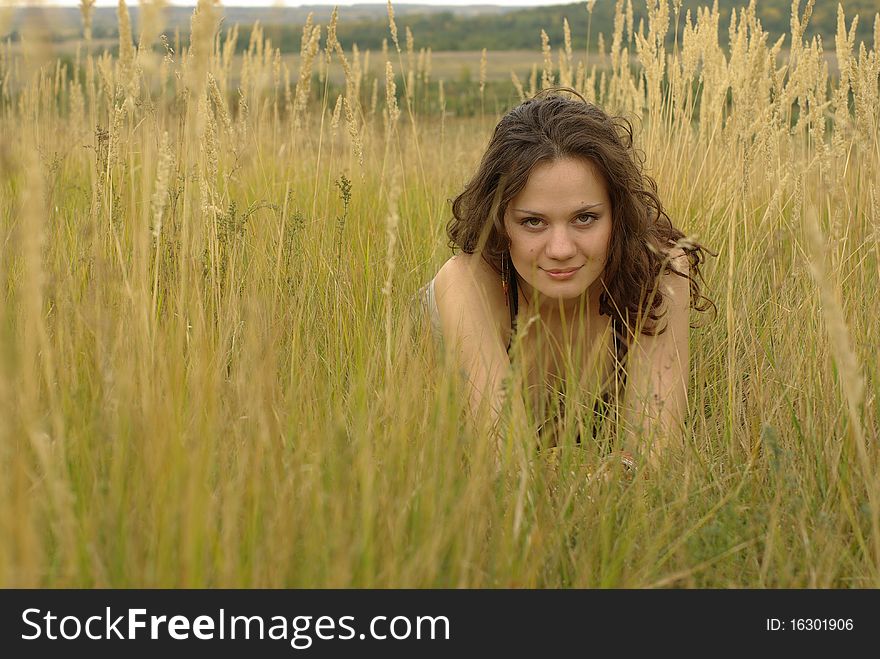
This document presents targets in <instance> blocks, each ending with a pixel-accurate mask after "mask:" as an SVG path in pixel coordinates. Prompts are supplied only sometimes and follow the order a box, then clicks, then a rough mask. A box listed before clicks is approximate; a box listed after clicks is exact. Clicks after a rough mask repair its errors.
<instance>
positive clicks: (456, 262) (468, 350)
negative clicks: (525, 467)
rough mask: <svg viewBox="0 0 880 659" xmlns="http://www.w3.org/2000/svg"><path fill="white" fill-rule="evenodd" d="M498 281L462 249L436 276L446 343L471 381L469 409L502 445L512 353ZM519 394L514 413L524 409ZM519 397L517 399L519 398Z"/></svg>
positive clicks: (456, 361)
mask: <svg viewBox="0 0 880 659" xmlns="http://www.w3.org/2000/svg"><path fill="white" fill-rule="evenodd" d="M493 285H494V286H497V287H498V291H500V286H501V284H500V281H499V280H498V279H497V276H496V275H495V273H494V272H493V271H492V269H491V268H490V267H489V266H488V264H486V263H485V262H484V261H483V260H482V259H481V258H480V257H479V256H477V255H472V254H458V255H456V256H454V257H452V258H451V259H449V261H447V262H446V263H445V264H444V265H443V267H442V268H441V269H440V271H439V272H438V273H437V277H436V279H435V281H434V291H435V295H436V300H437V309H438V311H439V312H440V322H441V328H442V331H443V344H444V346H446V348H447V350H448V351H450V352H449V356H450V357H451V358H452V359H453V363H454V364H455V365H456V366H457V368H458V370H459V371H460V372H462V373H463V374H464V376H465V377H466V379H467V382H468V384H469V401H468V402H469V405H468V408H469V412H470V416H471V419H472V421H474V423H475V424H476V427H477V428H478V429H480V430H484V431H486V432H488V433H489V434H490V436H491V437H492V438H493V439H494V440H495V444H496V448H500V447H499V446H498V439H499V437H498V430H499V429H498V424H499V421H500V417H501V412H502V409H503V407H504V403H505V397H506V392H505V388H504V384H505V380H506V379H507V378H508V375H509V374H510V359H509V357H508V356H507V351H506V350H505V347H504V346H505V339H504V337H503V335H502V324H503V323H502V320H501V319H502V318H504V317H506V314H508V310H507V307H506V306H504V302H503V298H502V296H501V295H499V294H498V291H495V290H493V289H492V288H491V287H492V286H493ZM519 399H521V396H516V397H514V401H513V403H514V414H516V413H517V410H519V408H520V407H521V408H522V409H521V410H519V412H521V413H524V409H525V408H524V405H522V401H521V400H519ZM517 402H519V404H517Z"/></svg>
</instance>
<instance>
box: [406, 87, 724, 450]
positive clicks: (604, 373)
mask: <svg viewBox="0 0 880 659" xmlns="http://www.w3.org/2000/svg"><path fill="white" fill-rule="evenodd" d="M572 97H575V98H572ZM656 189H657V188H656V184H655V183H654V182H653V180H652V179H650V178H649V177H648V176H646V175H645V174H644V173H643V172H642V170H641V167H640V163H639V161H638V159H637V158H636V156H635V154H634V152H633V142H632V128H631V126H630V124H629V123H628V122H626V121H625V120H623V119H619V118H612V117H610V116H608V115H607V114H606V113H605V112H604V111H603V110H601V109H599V108H598V107H596V106H595V105H592V104H590V103H588V102H586V101H585V100H584V99H583V97H581V96H580V95H579V94H577V92H574V91H573V90H570V89H564V88H555V89H552V90H545V91H544V92H542V93H540V94H538V95H537V96H536V97H535V98H532V99H529V100H526V101H525V102H523V103H522V104H520V105H519V106H517V107H515V108H514V109H513V110H511V111H510V112H508V113H507V114H506V115H505V116H504V117H503V118H502V119H501V121H500V122H499V123H498V125H497V127H496V128H495V133H494V135H493V136H492V139H491V141H490V142H489V145H488V148H487V149H486V152H485V153H484V155H483V158H482V161H481V163H480V166H479V168H478V170H477V172H476V174H475V175H474V176H473V178H472V179H471V180H470V182H469V183H468V184H467V186H466V187H465V189H464V191H463V192H462V193H461V194H460V195H459V196H458V197H457V198H456V199H455V201H454V202H453V205H452V213H453V216H454V217H453V219H452V220H451V221H450V222H449V224H448V226H447V233H448V235H449V238H450V247H452V248H453V252H455V250H456V248H457V249H458V250H460V252H459V253H457V254H454V255H453V256H452V258H450V259H449V260H448V261H447V262H446V263H445V264H444V265H443V266H442V267H441V268H440V270H439V272H438V273H437V275H436V276H435V277H434V279H433V280H432V281H431V282H430V284H428V285H427V286H426V287H425V288H424V289H423V290H422V293H423V299H424V301H425V303H426V305H427V309H428V312H429V313H430V315H431V317H432V322H433V325H434V328H435V330H436V333H437V335H438V336H439V337H440V338H441V339H442V343H443V344H445V345H446V346H447V347H448V348H449V349H450V351H451V355H452V356H453V358H454V359H455V360H456V362H457V364H458V366H459V367H460V369H461V370H462V371H463V372H464V374H465V375H466V377H467V379H468V381H469V383H470V401H469V403H470V405H469V408H470V410H471V411H472V413H473V414H474V417H475V418H476V417H477V416H478V414H477V412H478V410H480V409H481V408H485V407H488V412H489V417H488V420H489V421H490V423H491V425H490V429H492V430H495V429H496V428H497V422H498V420H499V416H500V414H501V410H502V408H503V406H504V403H505V401H506V400H507V399H510V400H509V402H510V403H511V404H512V406H513V409H514V410H516V408H522V409H524V407H523V406H524V405H525V402H526V401H527V400H529V399H531V400H530V401H529V402H530V403H531V405H532V409H534V410H538V414H539V415H543V417H542V418H547V417H548V413H547V412H546V410H547V409H553V405H552V402H548V401H552V399H553V398H554V397H556V398H557V400H559V403H560V405H559V406H558V407H557V408H556V409H559V408H560V407H563V406H564V404H565V401H566V399H567V398H571V397H572V396H571V392H572V391H573V390H574V388H578V389H579V390H580V392H581V393H582V394H585V395H586V396H585V397H588V396H589V395H590V394H593V395H596V396H597V405H596V407H595V408H594V412H595V413H596V414H602V412H603V411H604V409H605V408H608V404H609V403H611V402H612V401H613V403H614V404H615V405H614V407H615V408H616V409H617V410H618V411H619V414H617V415H616V416H617V418H618V420H620V421H622V422H623V423H624V426H625V427H626V429H627V431H628V433H629V436H630V437H633V438H640V439H641V440H642V442H643V443H642V445H636V444H634V443H632V442H628V445H629V446H630V447H631V449H630V450H631V451H632V452H634V453H636V455H635V456H634V455H633V454H632V453H630V452H624V453H622V454H621V458H622V459H623V461H624V463H625V464H626V465H627V466H628V467H631V466H634V465H635V463H637V462H640V461H641V459H642V458H647V459H648V461H649V462H650V463H656V461H657V459H658V456H659V454H660V451H661V450H662V446H663V445H664V444H667V443H668V442H669V441H670V440H672V439H676V438H678V437H679V433H680V431H681V430H682V425H683V423H684V422H685V418H686V414H687V379H688V327H689V318H688V311H689V308H690V307H691V306H693V307H694V308H695V309H697V310H699V311H705V310H706V309H707V308H708V306H705V303H708V304H709V305H711V304H712V303H711V302H710V301H709V300H708V299H707V298H705V297H703V296H702V295H701V294H700V289H699V285H698V283H697V276H698V275H699V265H700V263H701V256H703V255H702V254H701V252H703V251H706V250H705V248H703V247H702V246H700V245H698V244H695V243H694V242H692V241H689V240H686V239H685V238H684V234H683V233H682V232H681V231H679V230H678V229H676V228H675V227H673V225H672V223H671V221H670V219H669V217H668V215H667V214H666V213H665V211H664V210H663V207H662V205H661V203H660V200H659V198H658V197H657V193H656ZM701 301H703V303H704V304H703V305H702V306H701V304H700V303H701ZM713 306H714V305H713ZM514 339H515V340H514ZM514 345H516V349H515V350H514V349H513V346H514ZM512 358H515V359H521V360H522V364H521V367H522V368H523V371H522V372H523V375H524V381H525V384H526V393H525V396H524V397H521V396H520V393H521V392H518V391H513V390H511V391H508V389H510V388H509V387H506V386H505V383H506V382H507V378H508V375H509V374H510V372H511V360H512ZM559 416H560V415H559V414H558V413H557V415H556V417H554V418H550V419H549V420H548V421H547V423H545V424H544V427H543V429H542V432H541V435H542V441H543V443H545V444H546V443H551V444H552V443H555V441H556V435H557V431H558V430H559V428H558V424H557V421H558V417H559ZM548 426H549V427H548ZM594 431H595V426H594ZM648 431H650V432H648ZM594 434H595V432H594ZM646 437H653V438H654V439H655V440H656V441H653V442H651V444H652V445H651V446H646V445H645V443H647V440H645V439H644V438H646ZM639 454H640V455H639Z"/></svg>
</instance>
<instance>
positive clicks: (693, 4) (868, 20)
mask: <svg viewBox="0 0 880 659" xmlns="http://www.w3.org/2000/svg"><path fill="white" fill-rule="evenodd" d="M667 1H668V5H669V7H670V10H669V14H670V24H669V30H668V35H667V41H668V44H669V45H670V46H671V45H672V43H673V41H674V38H675V33H676V30H675V22H674V21H675V15H674V12H673V10H672V7H673V5H674V3H673V2H672V0H667ZM616 4H617V0H598V1H597V2H596V5H595V7H594V9H593V12H592V17H591V16H590V15H589V14H588V13H587V8H586V7H587V3H586V2H580V3H576V4H567V5H556V6H552V7H536V8H529V9H508V8H504V9H503V10H498V9H497V8H496V9H495V10H494V11H486V12H485V13H463V10H462V9H460V8H456V7H449V9H448V10H442V11H438V10H437V8H435V7H432V8H427V9H426V10H425V11H424V13H417V12H418V11H419V10H418V9H417V8H415V7H413V8H407V11H406V12H403V11H401V12H400V14H399V15H398V16H397V19H396V22H397V26H398V30H399V35H398V38H399V40H400V44H401V48H403V47H404V39H405V37H404V35H405V28H406V27H407V26H408V27H409V28H410V29H411V30H412V32H413V35H414V38H415V45H416V48H417V49H418V48H427V47H430V48H432V49H433V50H435V51H442V50H446V51H449V50H453V51H454V50H480V49H482V48H488V49H489V50H491V51H501V50H522V49H525V50H529V49H540V47H541V40H540V34H541V30H542V29H543V30H545V31H546V32H547V34H548V35H549V37H550V43H551V46H552V47H553V48H557V47H560V46H562V44H563V27H562V21H563V18H567V19H568V22H569V25H570V27H571V35H572V47H573V48H575V49H576V50H583V49H584V48H586V46H587V28H588V25H589V28H590V29H589V32H590V35H591V37H590V49H591V50H595V49H596V47H597V43H598V35H599V33H600V32H601V33H602V34H604V36H605V43H606V47H607V45H608V44H609V43H610V39H611V34H612V32H613V29H614V11H615V6H616ZM711 4H712V1H711V0H683V2H682V8H681V13H680V15H679V17H678V32H679V35H680V34H681V31H682V29H683V25H684V20H685V16H686V13H687V11H688V10H690V12H691V17H692V18H691V20H692V21H694V20H695V19H696V13H697V8H698V7H704V6H711ZM806 4H807V0H801V2H800V10H799V11H800V13H801V14H803V10H804V8H805V5H806ZM841 4H842V5H843V8H844V12H845V14H846V17H847V26H849V25H850V23H851V21H852V19H853V18H854V17H855V16H856V15H857V14H858V15H859V24H858V28H857V30H856V43H858V42H860V41H863V42H865V43H866V45H867V46H868V47H874V48H877V47H878V44H874V43H873V40H874V38H873V32H874V17H875V15H876V14H877V12H878V10H880V5H878V0H841ZM747 5H748V2H747V0H718V7H719V10H720V14H721V20H720V24H719V33H720V37H721V43H726V40H727V29H728V26H729V25H730V14H731V10H732V9H733V8H736V9H738V10H739V9H741V8H743V7H745V6H747ZM791 5H792V2H791V0H758V2H757V12H758V17H759V19H760V21H761V24H762V26H763V28H764V30H765V31H767V32H769V33H770V37H771V40H772V41H775V40H776V39H777V38H778V37H779V36H780V35H783V34H789V33H790V31H791V28H790V22H791ZM837 5H838V3H837V2H836V1H834V0H818V1H817V2H816V3H815V5H814V7H813V10H812V16H811V18H810V22H809V25H808V27H807V30H806V33H805V34H806V37H807V38H810V39H812V37H813V36H815V35H819V36H820V37H821V39H822V43H823V45H824V47H825V49H826V50H833V49H834V38H835V35H836V33H837ZM624 7H626V2H624ZM343 9H349V8H343ZM373 9H375V8H373ZM320 10H321V11H319V12H318V13H317V14H316V18H315V20H316V22H320V23H322V24H324V25H326V15H325V10H328V8H326V7H321V8H320ZM632 10H633V29H634V30H635V31H636V32H638V30H639V24H640V23H641V22H642V21H647V10H646V3H645V1H644V0H632ZM63 11H64V16H65V20H64V21H63V25H61V24H59V25H58V26H57V27H58V29H57V30H55V33H54V35H53V37H54V39H55V40H65V39H69V38H72V37H73V38H77V37H78V36H79V34H81V32H80V30H81V27H80V26H79V25H77V17H76V16H75V15H73V14H72V13H71V10H63ZM114 11H115V10H114ZM184 11H185V9H184V8H181V7H174V8H170V9H169V10H167V11H166V24H167V27H166V30H165V32H166V34H168V35H169V37H170V36H171V35H172V34H173V33H174V32H175V30H179V36H180V41H181V42H182V43H184V44H185V43H186V41H187V39H188V37H189V34H188V27H187V26H186V24H187V23H188V20H186V21H184V20H183V19H184V18H187V16H185V15H183V14H182V12H184ZM224 11H226V12H228V15H227V16H226V20H225V21H224V24H223V28H224V30H225V29H228V28H229V27H231V25H232V24H233V23H238V24H239V38H238V43H237V46H238V49H239V50H243V49H245V48H247V46H248V43H249V40H250V33H251V30H252V26H253V23H251V22H247V20H246V19H245V20H244V21H241V20H240V19H242V17H245V16H246V17H247V18H248V19H250V18H252V17H254V16H259V15H261V12H260V10H258V9H249V10H247V11H246V12H245V13H242V12H243V11H244V10H240V11H237V8H226V9H225V10H224ZM471 11H472V12H478V11H480V10H479V9H473V10H471ZM272 12H273V10H272V9H271V8H266V9H265V10H264V11H263V12H262V13H264V14H265V18H263V19H261V24H262V28H263V32H264V34H265V35H266V36H267V37H269V38H270V39H271V40H272V45H273V46H274V47H276V48H281V51H282V52H285V53H292V52H299V49H300V41H301V38H302V27H303V23H302V21H299V20H290V21H287V22H285V20H279V17H280V16H282V15H279V14H277V13H276V14H273V13H272ZM340 14H341V15H342V16H343V18H342V19H341V20H340V22H339V25H338V27H337V34H338V38H339V40H340V41H341V42H342V44H343V46H344V47H346V48H350V47H351V45H352V44H354V43H356V44H357V45H358V47H359V48H360V49H361V50H365V49H368V48H369V49H372V50H376V49H379V48H381V45H382V40H383V39H388V42H389V45H390V41H391V37H390V33H389V29H388V20H387V17H382V18H373V17H370V18H363V17H362V16H364V15H365V14H364V13H361V14H360V15H359V16H361V17H359V18H357V19H355V20H352V19H346V18H344V16H345V11H342V10H340ZM295 15H296V16H299V15H301V14H299V13H298V14H295ZM367 15H369V14H367ZM372 15H373V16H375V15H376V13H375V11H374V12H373V13H372ZM289 16H294V14H290V15H289ZM132 17H133V19H134V22H135V30H136V29H137V28H136V23H137V11H136V7H133V8H132ZM113 18H114V17H112V16H108V15H102V20H100V21H96V23H95V25H94V26H93V36H94V38H95V39H107V38H117V37H118V32H117V29H116V24H115V21H114V20H113ZM13 24H14V22H13ZM74 35H76V36H74ZM8 36H9V37H11V38H12V40H13V41H14V40H16V39H17V38H18V31H17V29H14V30H13V31H12V32H11V34H9V35H8ZM785 45H786V47H787V46H788V42H787V41H786V43H785ZM856 50H857V51H858V46H857V47H856Z"/></svg>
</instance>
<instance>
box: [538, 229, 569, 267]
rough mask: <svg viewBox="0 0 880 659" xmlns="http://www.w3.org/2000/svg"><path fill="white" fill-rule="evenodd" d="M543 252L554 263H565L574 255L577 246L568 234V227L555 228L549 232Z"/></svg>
mask: <svg viewBox="0 0 880 659" xmlns="http://www.w3.org/2000/svg"><path fill="white" fill-rule="evenodd" d="M545 251H546V253H547V256H548V257H549V258H551V259H554V260H556V261H566V260H567V259H570V258H571V257H572V256H574V255H575V253H576V252H577V246H576V245H575V243H574V240H572V238H571V236H570V235H569V233H568V227H556V228H554V229H551V230H550V236H549V238H548V241H547V248H546V250H545Z"/></svg>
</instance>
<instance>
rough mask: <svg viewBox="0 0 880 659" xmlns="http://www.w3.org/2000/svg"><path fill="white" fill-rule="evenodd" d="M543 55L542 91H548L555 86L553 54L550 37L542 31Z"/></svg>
mask: <svg viewBox="0 0 880 659" xmlns="http://www.w3.org/2000/svg"><path fill="white" fill-rule="evenodd" d="M541 54H542V55H543V57H544V70H543V72H542V74H541V89H547V88H548V87H552V86H553V85H554V84H555V79H554V77H553V54H552V51H551V50H550V37H549V36H548V35H547V33H546V32H545V31H544V30H541Z"/></svg>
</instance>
